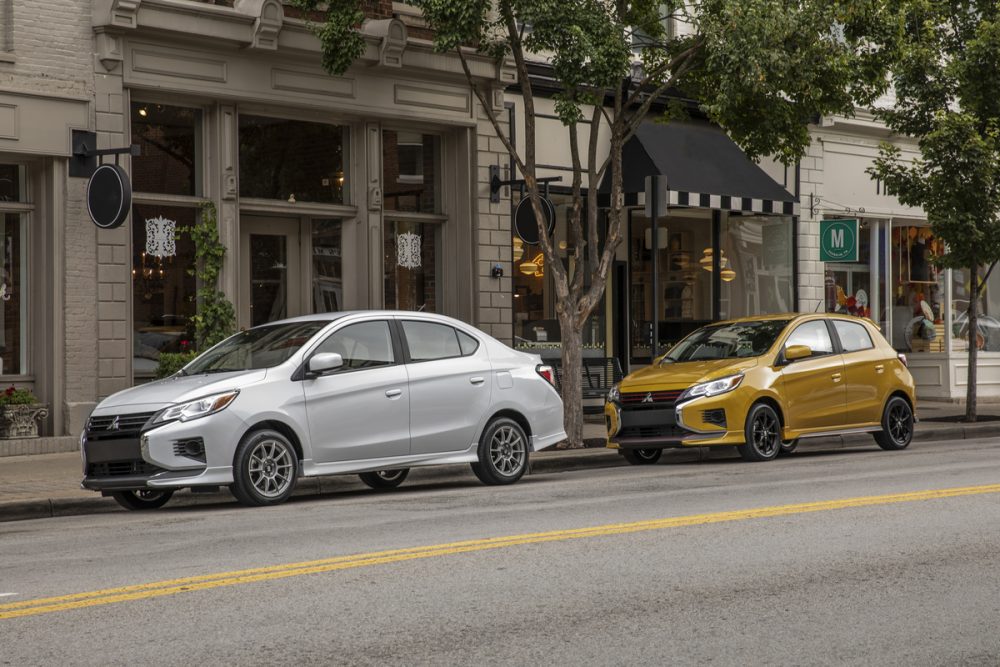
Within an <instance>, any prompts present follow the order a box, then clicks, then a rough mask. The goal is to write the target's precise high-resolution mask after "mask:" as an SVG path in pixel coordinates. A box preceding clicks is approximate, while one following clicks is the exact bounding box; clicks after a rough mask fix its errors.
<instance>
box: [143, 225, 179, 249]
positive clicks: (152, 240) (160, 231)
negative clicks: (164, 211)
mask: <svg viewBox="0 0 1000 667" xmlns="http://www.w3.org/2000/svg"><path fill="white" fill-rule="evenodd" d="M176 237H177V223H176V222H174V221H173V220H167V219H166V218H164V217H163V216H162V215H159V216H157V217H155V218H150V219H148V220H146V254H147V255H148V256H150V257H173V256H174V255H176V254H177V242H176Z"/></svg>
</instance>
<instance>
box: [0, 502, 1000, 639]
mask: <svg viewBox="0 0 1000 667" xmlns="http://www.w3.org/2000/svg"><path fill="white" fill-rule="evenodd" d="M987 493H1000V484H987V485H983V486H967V487H959V488H952V489H936V490H929V491H914V492H910V493H893V494H887V495H881V496H863V497H858V498H845V499H841V500H825V501H817V502H809V503H796V504H794V505H778V506H774V507H760V508H756V509H746V510H735V511H729V512H714V513H711V514H694V515H689V516H680V517H671V518H666V519H653V520H648V521H634V522H631V523H613V524H606V525H602V526H591V527H587V528H573V529H568V530H554V531H549V532H544V533H527V534H524V535H510V536H506V537H491V538H485V539H480V540H465V541H462V542H451V543H448V544H436V545H430V546H424V547H412V548H408V549H393V550H389V551H378V552H372V553H367V554H355V555H352V556H338V557H336V558H324V559H321V560H312V561H304V562H300V563H286V564H284V565H272V566H269V567H259V568H252V569H246V570H236V571H233V572H218V573H215V574H205V575H200V576H195V577H184V578H182V579H170V580H165V581H157V582H152V583H148V584H138V585H134V586H121V587H118V588H106V589H103V590H98V591H90V592H86V593H73V594H70V595H61V596H56V597H47V598H39V599H36V600H24V601H21V602H11V603H8V604H0V620H2V619H8V618H19V617H22V616H35V615H38V614H49V613H53V612H59V611H68V610H70V609H82V608H85V607H93V606H97V605H105V604H114V603H118V602H127V601H130V600H146V599H150V598H156V597H162V596H165V595H176V594H177V593H188V592H191V591H200V590H208V589H211V588H220V587H222V586H234V585H236V584H248V583H253V582H258V581H273V580H276V579H286V578H288V577H297V576H301V575H305V574H319V573H322V572H335V571H337V570H347V569H353V568H359V567H368V566H371V565H384V564H387V563H399V562H403V561H409V560H417V559H421V558H433V557H437V556H448V555H454V554H462V553H471V552H475V551H487V550H490V549H502V548H507V547H513V546H520V545H525V544H541V543H545V542H560V541H565V540H574V539H584V538H592V537H603V536H608V535H623V534H627V533H638V532H644V531H651V530H664V529H667V528H681V527H685V526H698V525H704V524H711V523H723V522H729V521H744V520H747V519H762V518H766V517H777V516H788V515H792V514H806V513H809V512H825V511H830V510H838V509H849V508H855V507H871V506H875V505H890V504H895V503H907V502H915V501H921V500H936V499H942V498H957V497H961V496H974V495H982V494H987Z"/></svg>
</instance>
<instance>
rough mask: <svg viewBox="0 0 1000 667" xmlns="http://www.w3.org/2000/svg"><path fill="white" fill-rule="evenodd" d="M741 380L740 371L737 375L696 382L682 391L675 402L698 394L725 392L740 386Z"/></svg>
mask: <svg viewBox="0 0 1000 667" xmlns="http://www.w3.org/2000/svg"><path fill="white" fill-rule="evenodd" d="M741 382H743V374H742V373H739V374H737V375H728V376H726V377H724V378H719V379H718V380H712V381H711V382H702V383H701V384H696V385H694V386H693V387H688V388H687V389H685V390H684V393H683V394H681V395H680V397H679V398H678V399H677V402H678V403H682V402H684V401H687V400H690V399H692V398H698V397H699V396H718V395H719V394H725V393H726V392H727V391H732V390H733V389H736V388H737V387H738V386H740V383H741Z"/></svg>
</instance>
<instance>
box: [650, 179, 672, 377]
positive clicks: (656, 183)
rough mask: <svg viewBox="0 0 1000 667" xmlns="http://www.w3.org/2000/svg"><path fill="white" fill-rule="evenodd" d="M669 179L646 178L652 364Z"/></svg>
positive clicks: (657, 335) (656, 346)
mask: <svg viewBox="0 0 1000 667" xmlns="http://www.w3.org/2000/svg"><path fill="white" fill-rule="evenodd" d="M667 201H669V200H668V198H667V177H666V176H663V175H661V174H656V175H654V176H647V177H646V216H647V217H648V218H649V224H650V225H651V227H652V232H653V233H652V237H653V239H652V243H651V245H652V250H651V252H652V254H653V256H652V262H651V266H652V271H653V340H652V341H651V343H650V347H649V352H650V359H649V360H650V362H652V361H653V360H654V359H656V357H657V356H659V354H660V303H659V301H660V300H659V298H658V297H659V295H660V280H659V271H658V270H657V265H656V264H657V256H658V255H659V254H660V252H659V251H660V226H659V217H660V215H661V214H662V213H665V212H666V209H667Z"/></svg>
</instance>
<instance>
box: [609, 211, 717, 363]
mask: <svg viewBox="0 0 1000 667" xmlns="http://www.w3.org/2000/svg"><path fill="white" fill-rule="evenodd" d="M628 238H629V246H628V252H629V263H630V272H631V276H630V286H629V290H630V291H629V316H630V319H631V321H630V323H629V324H630V338H631V344H632V358H633V359H635V360H636V361H637V362H641V361H643V360H646V361H648V360H649V358H650V357H651V355H652V336H653V318H654V317H655V318H657V320H658V321H659V325H658V331H659V349H660V350H665V349H666V348H668V347H669V346H670V345H672V344H673V343H675V342H677V341H679V340H680V339H681V338H683V337H684V336H686V335H687V334H689V333H691V332H692V331H694V330H695V329H697V328H698V327H700V326H702V325H704V324H706V323H708V322H710V321H711V320H712V254H713V247H712V220H711V214H710V213H709V212H705V214H704V215H699V214H698V213H694V212H686V213H684V214H679V215H669V216H666V217H663V218H660V221H659V230H658V234H657V245H658V251H657V256H656V271H657V274H658V280H657V282H658V284H657V294H656V295H655V302H656V306H655V307H654V305H653V304H654V295H653V228H652V225H651V224H650V220H649V219H648V218H646V217H644V216H641V215H638V214H634V215H633V216H632V223H631V225H630V231H629V237H628ZM723 262H724V263H726V266H728V260H727V259H726V258H725V255H723Z"/></svg>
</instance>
